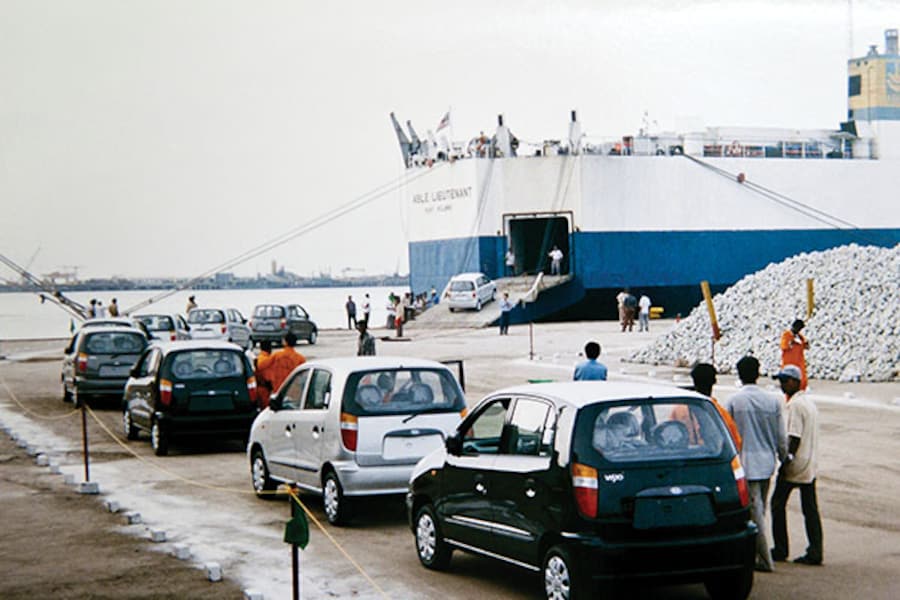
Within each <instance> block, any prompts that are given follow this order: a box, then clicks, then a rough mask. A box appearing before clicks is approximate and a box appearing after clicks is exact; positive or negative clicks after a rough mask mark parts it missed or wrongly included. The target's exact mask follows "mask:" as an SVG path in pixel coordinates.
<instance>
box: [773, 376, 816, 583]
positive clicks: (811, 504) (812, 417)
mask: <svg viewBox="0 0 900 600" xmlns="http://www.w3.org/2000/svg"><path fill="white" fill-rule="evenodd" d="M774 377H775V379H777V380H778V381H779V382H780V383H781V390H782V391H783V392H784V396H785V399H786V400H787V435H788V453H787V456H785V457H784V459H783V460H782V462H781V469H780V470H779V471H778V479H777V480H776V481H775V492H774V493H773V494H772V538H773V540H774V542H775V547H774V548H772V559H773V560H776V561H784V560H787V557H788V533H787V519H786V516H785V507H786V506H787V502H788V498H790V495H791V492H792V491H793V490H794V488H800V506H801V508H802V509H803V520H804V521H805V523H806V539H807V542H808V543H809V545H808V546H807V548H806V554H804V555H803V556H801V557H799V558H795V559H794V562H795V563H799V564H802V565H821V564H822V520H821V518H820V517H819V504H818V501H817V500H816V466H817V454H818V437H819V411H818V410H816V405H815V404H813V402H812V400H810V399H809V398H808V397H807V396H806V392H804V391H802V390H801V389H800V382H801V380H802V377H803V374H802V372H801V371H800V367H798V366H797V365H785V366H784V367H782V368H781V371H779V372H778V373H777V374H776V375H775V376H774Z"/></svg>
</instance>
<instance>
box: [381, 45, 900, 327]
mask: <svg viewBox="0 0 900 600" xmlns="http://www.w3.org/2000/svg"><path fill="white" fill-rule="evenodd" d="M847 70H848V79H847V82H848V83H847V115H846V120H845V121H843V122H840V123H839V126H838V127H837V128H834V129H813V130H807V129H804V130H793V129H775V128H746V127H708V128H705V129H701V130H698V131H691V132H683V133H675V132H671V133H667V132H658V131H652V130H651V129H650V128H649V127H644V128H641V130H640V131H638V133H637V134H634V135H626V136H622V137H621V138H617V139H612V140H592V139H590V138H589V137H587V136H585V135H584V134H583V133H582V125H581V123H580V122H579V121H578V117H577V114H576V113H575V111H572V113H571V114H570V115H568V117H569V118H568V121H569V122H568V136H567V138H566V139H559V140H547V141H545V142H543V143H541V144H538V145H535V144H525V143H521V142H519V140H517V139H516V137H515V135H514V134H513V133H512V131H511V128H510V126H509V125H508V124H505V123H504V120H503V116H502V115H500V116H498V120H497V127H496V130H495V131H494V132H492V135H490V136H487V135H484V134H482V135H479V136H477V137H474V138H472V139H470V140H467V141H465V142H453V141H448V140H447V139H446V138H441V139H440V140H439V139H436V136H435V134H432V133H430V132H429V135H428V136H427V137H426V139H424V140H422V139H420V138H419V137H418V136H417V135H416V132H415V130H414V129H413V127H412V124H411V123H409V122H408V121H407V123H406V125H407V127H406V128H405V129H404V128H403V127H401V125H400V124H399V122H398V121H397V119H396V117H395V116H394V115H393V114H392V115H391V120H392V122H393V125H394V129H395V132H396V134H397V139H398V142H399V145H400V149H401V154H402V159H403V161H404V164H405V166H406V170H405V174H404V185H403V189H404V200H403V202H404V216H405V218H406V220H407V227H408V232H409V245H408V251H409V269H410V286H411V288H412V291H413V293H414V294H418V293H422V292H426V291H428V290H430V289H432V288H436V289H438V290H440V289H442V288H443V287H444V285H445V284H446V283H447V281H448V280H449V279H450V278H451V277H452V276H453V275H454V274H457V273H461V272H467V271H481V272H483V273H485V274H486V275H487V276H489V277H491V278H495V279H501V281H500V282H499V283H498V286H499V287H500V288H502V287H503V285H504V282H503V281H502V278H504V277H506V276H509V275H511V276H513V277H517V278H522V277H535V276H537V275H538V274H541V273H546V274H548V275H549V270H550V261H549V259H548V254H549V253H550V251H551V250H552V249H553V247H554V246H555V247H557V248H559V249H560V250H561V251H562V252H563V256H564V258H563V261H562V269H561V270H562V274H561V276H559V277H555V278H553V277H546V278H545V279H546V280H547V281H552V285H549V286H546V287H547V288H548V289H547V290H546V291H545V292H544V293H542V294H540V296H541V298H540V300H539V301H535V302H533V303H530V304H529V306H528V307H527V309H521V308H520V309H518V310H517V313H518V314H516V315H515V316H514V318H515V319H516V320H519V321H522V320H526V319H527V320H542V319H544V320H553V319H582V318H584V319H594V318H614V317H615V314H616V305H615V301H614V297H615V295H616V294H617V293H618V292H619V291H620V290H621V289H622V288H625V287H628V288H630V289H631V290H632V291H639V292H642V293H646V294H648V295H649V296H650V297H651V298H652V300H653V303H654V305H656V306H662V307H664V308H665V313H664V314H665V316H675V315H676V314H677V313H682V314H686V313H687V312H688V311H689V310H690V308H691V307H693V306H694V305H696V304H697V302H698V301H699V300H700V298H701V292H700V287H699V284H700V282H701V281H708V282H709V283H710V286H711V287H712V289H713V291H714V292H716V291H721V290H723V289H725V288H727V287H728V286H729V285H731V284H733V283H735V282H736V281H738V280H739V279H741V278H742V277H744V276H745V275H747V274H749V273H752V272H755V271H758V270H760V269H762V268H763V267H765V266H766V265H767V264H769V263H772V262H779V261H781V260H783V259H785V258H787V257H790V256H793V255H796V254H799V253H802V252H810V251H817V250H825V249H828V248H833V247H836V246H841V245H845V244H851V243H855V244H861V245H878V246H885V247H892V246H893V245H895V244H897V243H900V202H898V183H900V180H898V174H900V55H898V50H897V30H896V29H889V30H887V31H886V32H885V47H884V51H883V52H879V51H878V50H877V48H876V47H875V46H872V47H871V48H870V50H869V52H868V54H867V55H866V56H862V57H859V58H853V59H850V60H848V61H847ZM508 250H512V253H513V255H514V263H515V264H514V265H513V268H512V269H511V270H510V271H507V269H506V265H505V260H504V257H505V256H506V253H507V251H508ZM551 288H552V289H551Z"/></svg>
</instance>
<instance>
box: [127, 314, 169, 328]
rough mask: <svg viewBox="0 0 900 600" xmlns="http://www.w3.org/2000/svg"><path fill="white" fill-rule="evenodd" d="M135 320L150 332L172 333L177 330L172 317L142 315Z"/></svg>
mask: <svg viewBox="0 0 900 600" xmlns="http://www.w3.org/2000/svg"><path fill="white" fill-rule="evenodd" d="M135 318H136V319H137V320H138V321H140V322H141V323H143V324H144V326H145V327H146V328H147V329H149V330H150V331H172V330H174V329H175V323H173V322H172V317H167V316H165V315H142V316H137V317H135Z"/></svg>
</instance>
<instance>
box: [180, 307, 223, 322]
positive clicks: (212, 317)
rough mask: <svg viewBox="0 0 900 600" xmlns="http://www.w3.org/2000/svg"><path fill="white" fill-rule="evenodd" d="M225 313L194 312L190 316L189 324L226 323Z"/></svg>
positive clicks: (218, 311) (215, 311)
mask: <svg viewBox="0 0 900 600" xmlns="http://www.w3.org/2000/svg"><path fill="white" fill-rule="evenodd" d="M224 322H225V313H223V312H222V311H221V310H203V309H200V310H192V311H191V312H190V314H189V315H188V323H224Z"/></svg>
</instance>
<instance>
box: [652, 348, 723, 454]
mask: <svg viewBox="0 0 900 600" xmlns="http://www.w3.org/2000/svg"><path fill="white" fill-rule="evenodd" d="M691 379H693V380H694V391H696V392H699V393H701V394H703V395H704V396H706V397H708V398H709V399H710V401H712V403H713V406H715V407H716V410H717V411H719V414H720V415H722V420H723V421H725V425H726V426H727V427H728V432H729V433H730V434H731V439H732V440H733V441H734V447H735V448H736V449H737V451H738V452H740V451H741V434H740V432H739V431H738V428H737V425H736V424H735V422H734V419H733V418H731V414H730V413H729V412H728V411H727V410H725V407H724V406H722V405H721V404H719V401H718V400H716V399H715V398H713V396H712V388H713V386H714V385H715V384H716V368H715V367H714V366H712V365H711V364H709V363H697V364H696V365H694V368H693V369H691ZM669 418H670V419H675V420H678V421H681V422H682V423H684V424H685V426H686V427H687V429H688V439H689V441H690V443H691V444H702V443H703V439H702V437H701V436H700V423H699V422H698V421H697V417H695V416H694V415H692V414H691V413H690V408H688V406H687V405H686V404H679V405H678V406H676V407H675V408H673V409H672V414H671V415H669Z"/></svg>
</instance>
